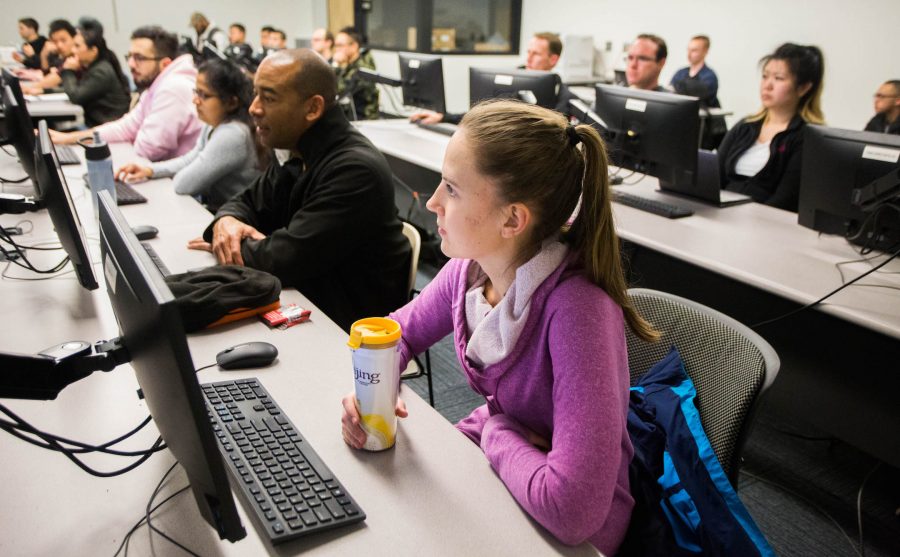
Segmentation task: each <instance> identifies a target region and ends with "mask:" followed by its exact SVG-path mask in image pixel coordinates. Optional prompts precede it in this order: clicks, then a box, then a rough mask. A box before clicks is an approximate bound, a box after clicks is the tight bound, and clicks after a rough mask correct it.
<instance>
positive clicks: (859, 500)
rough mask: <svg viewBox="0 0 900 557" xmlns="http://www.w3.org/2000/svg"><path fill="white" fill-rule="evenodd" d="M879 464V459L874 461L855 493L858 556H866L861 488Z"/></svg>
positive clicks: (863, 487)
mask: <svg viewBox="0 0 900 557" xmlns="http://www.w3.org/2000/svg"><path fill="white" fill-rule="evenodd" d="M880 466H881V461H880V460H879V461H878V462H877V463H875V466H873V467H872V469H871V470H869V473H868V474H866V477H865V478H863V481H862V483H861V484H860V486H859V491H858V492H857V493H856V525H857V526H858V527H859V552H860V553H859V554H860V557H866V546H865V545H864V544H863V519H862V496H863V489H865V487H866V483H867V482H868V481H869V478H871V477H872V474H874V473H875V471H876V470H878V468H879V467H880Z"/></svg>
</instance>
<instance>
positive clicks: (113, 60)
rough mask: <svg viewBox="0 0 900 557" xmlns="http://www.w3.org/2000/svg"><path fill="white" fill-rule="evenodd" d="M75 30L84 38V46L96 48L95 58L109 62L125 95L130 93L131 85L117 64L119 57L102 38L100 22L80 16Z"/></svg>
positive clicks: (120, 66)
mask: <svg viewBox="0 0 900 557" xmlns="http://www.w3.org/2000/svg"><path fill="white" fill-rule="evenodd" d="M77 30H78V32H79V33H80V34H81V37H82V38H83V39H84V45H85V46H86V47H88V48H94V47H96V48H97V60H106V61H107V62H109V64H110V65H111V66H112V68H113V71H115V72H116V77H117V78H118V79H119V84H120V85H121V86H122V90H123V91H124V92H125V94H126V95H130V94H131V87H130V86H129V85H128V78H127V77H125V73H124V72H122V65H121V64H119V59H118V57H116V54H115V52H113V51H112V50H110V49H109V47H108V46H106V39H105V38H103V26H102V25H101V24H100V22H98V21H97V20H95V19H91V18H86V17H84V18H81V19H80V20H79V21H78V27H77Z"/></svg>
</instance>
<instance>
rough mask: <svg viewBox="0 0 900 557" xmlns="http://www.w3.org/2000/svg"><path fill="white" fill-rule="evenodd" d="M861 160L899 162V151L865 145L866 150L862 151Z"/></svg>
mask: <svg viewBox="0 0 900 557" xmlns="http://www.w3.org/2000/svg"><path fill="white" fill-rule="evenodd" d="M862 158H864V159H869V160H873V161H882V162H897V161H898V160H900V149H888V148H887V147H876V146H874V145H866V148H865V149H863V154H862Z"/></svg>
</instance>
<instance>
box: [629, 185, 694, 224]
mask: <svg viewBox="0 0 900 557" xmlns="http://www.w3.org/2000/svg"><path fill="white" fill-rule="evenodd" d="M612 198H613V201H615V202H616V203H621V204H622V205H628V206H629V207H634V208H635V209H639V210H641V211H647V212H648V213H653V214H654V215H659V216H661V217H666V218H669V219H680V218H681V217H689V216H691V215H693V214H694V212H693V211H692V210H690V209H688V208H687V207H681V206H679V205H672V204H671V203H666V202H665V201H660V200H658V199H649V198H647V197H641V196H639V195H634V194H630V193H625V192H621V191H618V190H613V192H612Z"/></svg>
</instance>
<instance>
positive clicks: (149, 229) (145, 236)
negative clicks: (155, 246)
mask: <svg viewBox="0 0 900 557" xmlns="http://www.w3.org/2000/svg"><path fill="white" fill-rule="evenodd" d="M131 231H132V232H134V235H135V236H137V239H138V240H141V241H143V240H149V239H151V238H156V235H157V234H159V229H158V228H156V227H155V226H151V225H149V224H139V225H137V226H132V227H131Z"/></svg>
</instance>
